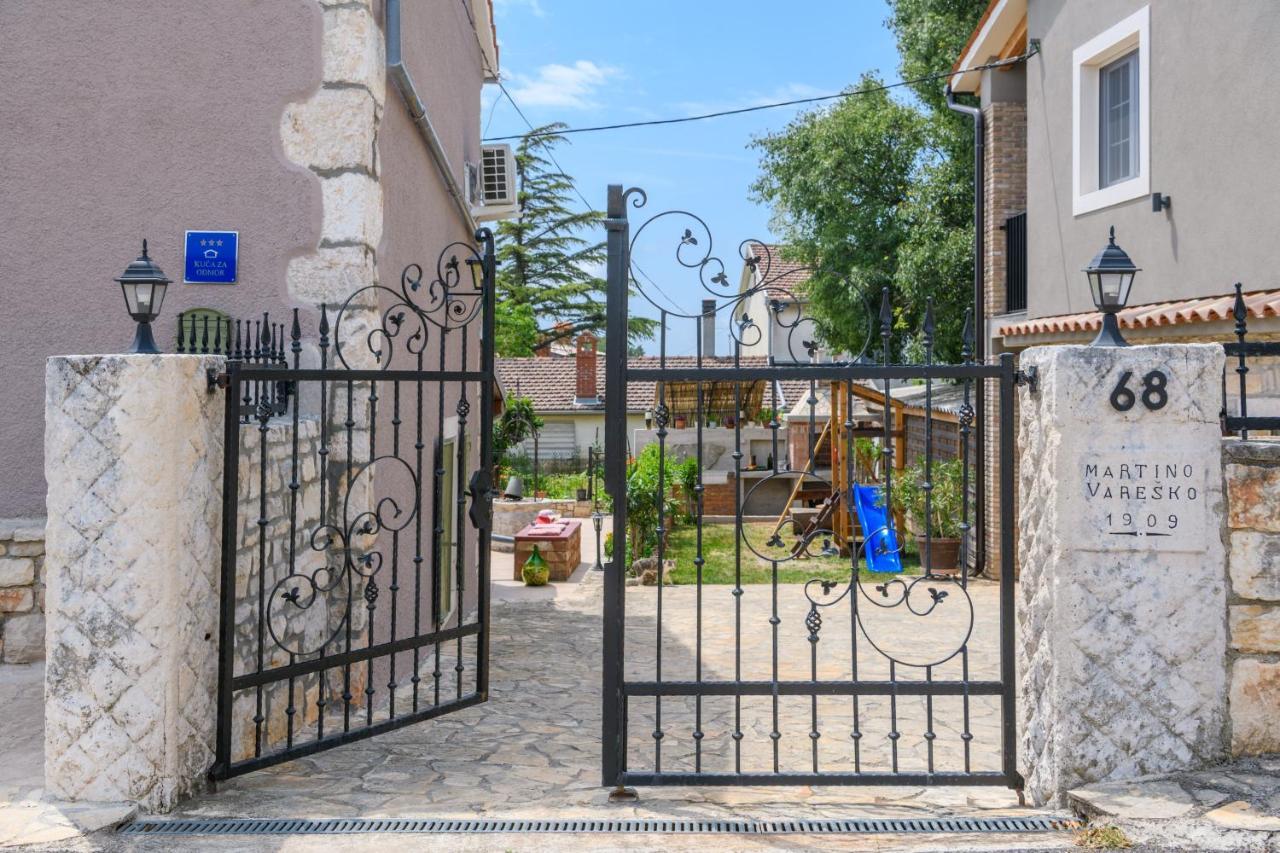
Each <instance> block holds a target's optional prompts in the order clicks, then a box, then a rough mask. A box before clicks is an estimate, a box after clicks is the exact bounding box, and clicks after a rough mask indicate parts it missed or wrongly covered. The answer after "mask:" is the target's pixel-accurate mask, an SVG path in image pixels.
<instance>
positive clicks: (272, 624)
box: [232, 418, 365, 760]
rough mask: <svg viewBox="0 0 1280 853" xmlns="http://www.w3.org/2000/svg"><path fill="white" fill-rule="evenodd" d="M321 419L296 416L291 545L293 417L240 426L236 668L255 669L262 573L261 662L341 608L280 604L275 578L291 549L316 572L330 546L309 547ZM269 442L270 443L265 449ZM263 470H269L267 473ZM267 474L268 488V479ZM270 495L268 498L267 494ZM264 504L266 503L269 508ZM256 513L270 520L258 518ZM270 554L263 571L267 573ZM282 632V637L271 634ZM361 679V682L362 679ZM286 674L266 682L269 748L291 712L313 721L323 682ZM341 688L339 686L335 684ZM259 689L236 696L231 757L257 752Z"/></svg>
mask: <svg viewBox="0 0 1280 853" xmlns="http://www.w3.org/2000/svg"><path fill="white" fill-rule="evenodd" d="M319 441H320V422H319V420H317V419H313V418H303V419H300V420H299V422H298V460H297V482H298V490H297V495H298V498H297V500H298V503H297V512H296V518H295V520H294V522H293V524H292V529H293V531H294V536H293V548H292V552H291V549H290V529H291V523H290V488H289V485H290V483H291V482H292V481H293V476H294V471H293V454H292V443H293V425H292V421H291V420H290V419H288V418H279V419H273V420H271V421H268V422H267V424H266V425H265V429H259V425H258V424H257V422H253V423H251V424H247V425H245V426H243V427H241V429H240V457H239V475H238V486H239V506H240V508H239V513H238V517H237V521H238V525H237V527H238V529H239V541H238V545H237V549H236V629H235V634H236V642H235V648H236V668H235V671H236V673H237V674H242V673H247V672H253V671H255V669H256V667H257V652H258V624H259V623H258V613H259V608H258V596H257V593H258V588H259V587H258V584H259V579H261V580H262V591H263V599H264V601H265V602H266V604H267V607H266V610H267V618H266V620H265V621H264V622H263V629H264V636H263V667H264V668H272V667H276V666H283V665H286V664H288V663H289V649H290V648H292V649H296V650H302V649H304V648H310V647H311V646H312V645H313V643H312V642H309V641H311V640H314V639H315V638H316V637H317V636H318V635H320V634H323V633H324V631H325V625H326V623H328V622H332V621H333V620H334V619H335V618H336V617H337V615H340V614H334V613H331V612H329V609H328V608H327V606H326V605H327V602H326V603H324V604H320V605H319V606H316V607H312V608H308V609H306V610H301V611H299V610H298V609H297V608H292V607H285V606H282V605H281V604H280V602H279V596H280V592H279V591H278V590H276V585H277V584H278V583H279V582H280V581H282V580H283V579H284V578H285V577H286V576H287V575H288V574H289V571H290V569H289V562H290V560H289V558H290V553H292V555H293V558H294V559H293V566H294V571H295V572H296V573H298V574H305V575H311V574H312V573H314V572H315V571H317V570H318V569H320V568H322V567H323V566H324V564H325V556H326V554H325V553H324V552H322V551H317V550H315V549H314V548H312V547H311V541H312V534H313V532H314V531H315V529H316V527H317V525H318V524H319V523H320V489H321V470H320V462H319V459H320V457H319V447H320V445H319ZM264 444H265V447H266V451H265V454H264V452H263V446H264ZM263 473H265V478H264V477H263V476H262V474H263ZM264 479H265V485H266V488H265V491H264V490H263V481H264ZM264 497H265V499H264ZM264 510H265V511H264ZM259 518H262V519H264V520H265V524H259ZM264 558H265V565H266V573H265V574H263V572H262V567H263V565H264V564H263V559H264ZM363 614H364V609H363V608H359V607H358V608H355V610H354V611H353V619H352V623H353V632H354V633H355V634H356V636H357V637H359V636H361V632H362V631H363V629H364V627H365V623H364V620H363V618H362V615H363ZM275 635H278V636H279V639H280V641H281V642H280V643H277V642H276V640H275V639H274V636H275ZM361 686H362V687H363V685H361ZM292 687H293V693H292V695H290V685H288V684H287V683H284V682H281V683H276V684H272V685H270V686H268V687H266V688H264V689H263V691H262V693H263V695H262V715H263V717H264V721H263V722H264V729H263V737H262V738H261V743H260V744H259V745H260V747H261V749H262V750H263V751H264V752H266V751H269V750H271V749H274V748H275V747H277V746H279V745H280V744H282V743H284V742H285V740H286V739H287V737H288V733H289V725H288V720H289V718H290V717H291V716H292V718H293V725H294V727H295V731H301V730H303V729H304V728H306V727H307V726H310V725H312V724H314V723H315V720H316V714H317V705H316V699H317V698H318V697H319V695H320V694H319V690H320V682H319V678H318V676H316V675H314V674H313V675H311V676H307V677H304V678H301V679H298V680H296V682H295V684H294V685H292ZM338 692H339V693H340V692H341V687H339V688H338ZM256 703H257V696H256V694H255V693H254V692H253V691H241V692H238V693H237V694H236V697H235V704H236V709H235V715H234V716H235V721H236V728H235V730H234V731H233V732H232V738H233V751H232V757H233V758H234V759H236V760H240V759H243V758H248V757H250V756H252V755H253V752H254V748H255V727H254V726H253V725H252V722H253V717H254V716H255V713H256V708H255V705H256Z"/></svg>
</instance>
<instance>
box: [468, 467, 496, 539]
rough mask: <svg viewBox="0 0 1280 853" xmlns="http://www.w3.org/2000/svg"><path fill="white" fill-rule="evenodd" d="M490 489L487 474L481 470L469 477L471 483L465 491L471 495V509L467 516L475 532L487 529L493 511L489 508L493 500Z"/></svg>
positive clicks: (490, 484) (491, 485) (490, 481)
mask: <svg viewBox="0 0 1280 853" xmlns="http://www.w3.org/2000/svg"><path fill="white" fill-rule="evenodd" d="M492 487H493V481H492V479H491V478H490V476H489V472H488V471H486V470H484V469H483V468H481V469H479V470H478V471H476V472H475V473H474V474H472V475H471V483H470V485H468V486H467V491H468V492H469V493H470V494H471V509H470V510H468V511H467V514H468V515H469V516H471V526H472V527H474V528H475V529H476V530H488V529H489V524H490V517H491V514H492V511H493V510H492V507H491V506H490V502H491V501H492V500H493V494H492Z"/></svg>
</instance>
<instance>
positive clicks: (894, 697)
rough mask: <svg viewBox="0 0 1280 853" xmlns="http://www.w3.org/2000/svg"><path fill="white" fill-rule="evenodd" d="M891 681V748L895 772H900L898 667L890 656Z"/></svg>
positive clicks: (900, 735) (900, 734)
mask: <svg viewBox="0 0 1280 853" xmlns="http://www.w3.org/2000/svg"><path fill="white" fill-rule="evenodd" d="M889 683H890V684H891V685H892V691H893V692H891V693H890V694H889V750H890V753H891V756H892V766H893V772H894V773H897V772H898V739H899V738H900V737H902V733H901V732H899V731H898V669H897V663H896V662H895V661H894V660H893V658H889Z"/></svg>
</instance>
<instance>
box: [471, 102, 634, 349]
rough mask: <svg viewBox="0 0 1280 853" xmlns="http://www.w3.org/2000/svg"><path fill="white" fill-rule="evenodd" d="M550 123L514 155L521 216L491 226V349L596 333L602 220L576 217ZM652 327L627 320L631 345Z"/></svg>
mask: <svg viewBox="0 0 1280 853" xmlns="http://www.w3.org/2000/svg"><path fill="white" fill-rule="evenodd" d="M563 128H564V125H563V124H551V125H547V126H545V127H540V128H536V129H534V130H532V131H530V132H529V133H528V134H527V135H525V137H524V138H523V139H522V140H521V141H520V145H519V146H518V147H517V149H516V179H517V182H518V186H517V192H516V198H517V199H518V201H519V204H520V213H519V215H518V216H517V217H516V218H515V219H507V220H504V221H502V222H500V223H498V231H497V243H498V250H497V251H498V268H497V288H498V292H497V299H498V311H497V341H496V343H497V349H498V353H499V354H500V355H505V356H521V355H532V354H533V351H534V348H535V347H537V346H539V345H541V344H546V343H554V342H556V341H558V340H563V339H572V338H574V337H576V336H577V335H578V333H580V332H583V331H591V332H594V333H596V334H597V335H603V333H604V329H605V281H604V279H602V278H600V277H599V276H597V275H595V274H594V272H593V271H594V270H598V269H600V268H601V267H602V266H603V264H604V262H605V244H604V242H603V241H597V240H596V239H595V237H596V236H597V235H601V236H602V235H603V231H604V229H603V223H604V214H603V213H601V212H600V211H598V210H581V211H575V210H573V209H572V208H571V204H572V198H573V197H574V195H575V190H574V185H573V178H571V177H570V176H569V175H567V174H565V173H564V172H562V171H561V170H560V168H559V167H558V166H557V165H556V163H555V160H554V159H553V157H552V153H551V152H552V149H554V148H555V147H556V146H557V145H559V144H560V143H562V142H563V141H564V137H563V136H560V135H558V134H557V133H556V131H558V130H561V129H563ZM652 324H653V321H652V320H648V321H646V320H644V319H642V318H634V319H633V320H632V321H631V325H630V330H629V331H630V335H631V337H632V338H633V339H635V338H637V337H640V338H643V337H648V336H649V334H650V333H651V327H652Z"/></svg>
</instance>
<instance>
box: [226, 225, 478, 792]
mask: <svg viewBox="0 0 1280 853" xmlns="http://www.w3.org/2000/svg"><path fill="white" fill-rule="evenodd" d="M476 239H477V241H478V242H479V244H480V248H479V249H477V248H475V247H474V246H472V245H469V244H466V243H453V244H450V245H449V246H446V247H445V248H444V250H443V251H442V252H441V253H440V255H439V257H438V259H437V261H436V264H435V267H434V269H432V270H430V271H425V270H424V269H423V268H422V267H421V266H419V265H417V264H412V265H410V266H409V267H407V268H406V269H405V270H404V272H403V274H402V276H401V280H400V283H399V287H398V288H395V289H393V288H390V287H385V286H382V285H371V286H368V287H364V288H361V289H360V290H357V291H356V292H355V293H353V294H351V296H350V297H349V298H348V299H347V300H346V301H345V302H344V303H343V304H342V305H341V306H339V307H337V308H336V309H331V308H330V307H329V306H324V305H322V306H320V311H319V313H318V316H317V317H315V318H314V320H315V326H314V328H315V330H316V334H315V336H314V337H309V338H307V339H304V336H303V332H302V326H303V318H302V317H301V316H300V314H299V312H298V311H297V310H296V309H295V310H294V312H293V318H292V324H291V328H290V330H289V332H288V341H287V343H286V341H285V340H284V338H285V331H284V328H283V325H280V326H277V325H274V324H272V323H271V322H270V320H269V319H268V318H266V317H264V318H263V320H262V321H252V322H249V323H244V322H237V323H236V324H235V327H234V329H231V328H230V327H228V338H229V341H228V347H227V348H228V350H229V359H228V362H227V367H226V371H225V373H223V374H222V375H221V376H220V377H218V382H219V384H220V385H221V386H222V387H223V388H224V389H225V392H226V394H225V398H226V415H225V425H224V439H225V466H224V476H223V531H222V569H221V579H222V590H221V623H220V636H219V689H218V730H217V741H216V761H215V764H214V766H213V768H212V769H211V770H210V775H211V777H213V778H215V779H224V778H228V777H231V776H236V775H239V774H242V773H246V772H249V771H252V770H255V769H259V768H262V767H266V766H269V765H272V764H276V763H279V762H282V761H287V760H290V759H293V758H297V757H300V756H303V755H307V754H311V753H315V752H318V751H320V750H324V749H328V748H331V747H334V746H337V745H339V744H342V743H347V742H350V741H353V740H357V739H360V738H365V737H369V736H372V735H376V734H379V733H381V732H386V731H390V730H392V729H395V728H399V727H401V726H404V725H408V724H410V723H414V722H418V721H421V720H426V719H430V718H432V717H436V716H440V715H442V714H446V713H449V712H450V711H454V710H458V709H460V708H465V707H468V706H470V705H474V704H477V703H480V702H484V701H485V700H486V698H487V696H488V671H489V670H488V606H489V597H488V583H489V517H490V512H489V501H490V500H491V496H490V487H489V472H488V470H487V469H488V464H489V462H488V461H489V460H490V459H491V457H492V448H491V440H492V439H491V436H492V418H493V405H492V401H493V395H494V365H493V361H494V355H493V327H494V288H493V274H494V255H493V239H492V235H491V234H490V233H489V232H488V231H487V230H483V229H482V230H481V231H479V232H477V234H476ZM286 349H287V350H288V355H287V356H286V355H285V351H286ZM468 499H470V501H471V506H470V508H469V509H468V507H467V501H468Z"/></svg>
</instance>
